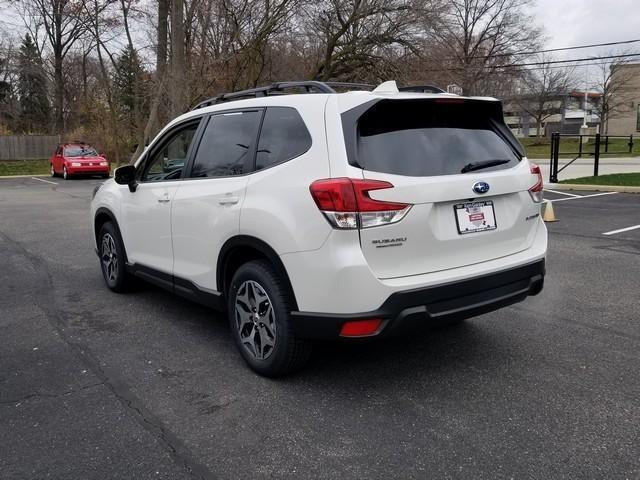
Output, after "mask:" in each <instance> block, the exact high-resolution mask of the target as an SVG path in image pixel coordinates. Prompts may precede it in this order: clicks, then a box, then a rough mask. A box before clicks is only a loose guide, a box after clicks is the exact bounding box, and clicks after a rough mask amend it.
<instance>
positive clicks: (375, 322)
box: [340, 318, 382, 337]
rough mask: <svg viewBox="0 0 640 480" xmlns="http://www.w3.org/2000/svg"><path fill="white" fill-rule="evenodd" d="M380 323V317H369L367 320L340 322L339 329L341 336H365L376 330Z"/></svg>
mask: <svg viewBox="0 0 640 480" xmlns="http://www.w3.org/2000/svg"><path fill="white" fill-rule="evenodd" d="M381 324H382V319H381V318H371V319H367V320H353V321H350V322H345V323H343V324H342V328H341V329H340V336H341V337H366V336H369V335H373V334H375V333H377V332H378V329H379V328H380V325H381Z"/></svg>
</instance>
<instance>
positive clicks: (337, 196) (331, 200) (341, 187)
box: [309, 178, 358, 212]
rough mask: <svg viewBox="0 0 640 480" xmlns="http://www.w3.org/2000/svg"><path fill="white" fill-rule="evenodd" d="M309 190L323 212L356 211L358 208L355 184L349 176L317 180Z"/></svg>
mask: <svg viewBox="0 0 640 480" xmlns="http://www.w3.org/2000/svg"><path fill="white" fill-rule="evenodd" d="M309 190H310V191H311V196H312V197H313V199H314V200H315V202H316V205H318V208H319V209H320V210H322V211H323V212H355V211H356V210H357V208H358V206H357V202H356V194H355V192H354V191H353V184H352V183H351V180H349V179H348V178H333V179H326V180H316V181H315V182H313V183H312V184H311V186H310V187H309Z"/></svg>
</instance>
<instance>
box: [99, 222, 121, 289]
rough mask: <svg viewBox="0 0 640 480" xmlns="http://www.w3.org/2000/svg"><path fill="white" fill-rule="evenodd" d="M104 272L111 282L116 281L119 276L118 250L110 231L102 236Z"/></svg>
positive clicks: (101, 256) (101, 255)
mask: <svg viewBox="0 0 640 480" xmlns="http://www.w3.org/2000/svg"><path fill="white" fill-rule="evenodd" d="M100 258H101V260H102V267H103V270H104V274H105V276H106V277H107V280H108V281H109V283H115V281H116V280H117V278H118V252H117V250H116V242H115V241H114V239H113V237H112V236H111V234H109V233H105V234H104V235H103V237H102V251H101V254H100Z"/></svg>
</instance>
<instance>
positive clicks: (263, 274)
mask: <svg viewBox="0 0 640 480" xmlns="http://www.w3.org/2000/svg"><path fill="white" fill-rule="evenodd" d="M292 304H293V302H292V295H291V292H290V291H289V288H288V287H287V285H286V283H285V282H284V281H283V279H282V278H281V277H280V275H278V273H277V272H276V270H275V269H274V268H273V266H272V265H271V264H270V263H269V262H267V261H264V260H255V261H251V262H247V263H245V264H244V265H242V266H241V267H240V268H238V270H237V271H236V272H235V274H234V275H233V279H232V280H231V285H230V287H229V292H228V295H227V312H228V316H229V325H230V327H231V334H232V335H233V339H234V341H235V342H236V346H237V347H238V350H239V351H240V354H241V355H242V358H243V359H244V361H245V362H247V364H248V365H249V367H251V369H252V370H253V371H255V372H256V373H258V374H260V375H263V376H265V377H281V376H284V375H287V374H290V373H293V372H295V371H296V370H299V369H300V368H302V367H303V366H304V365H305V363H306V362H307V360H309V356H310V355H311V343H310V342H309V341H307V340H303V339H301V338H298V337H296V336H295V334H294V332H293V326H292V324H291V310H292Z"/></svg>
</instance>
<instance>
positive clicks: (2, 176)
mask: <svg viewBox="0 0 640 480" xmlns="http://www.w3.org/2000/svg"><path fill="white" fill-rule="evenodd" d="M50 176H51V175H49V174H48V173H37V174H35V175H0V178H31V177H50Z"/></svg>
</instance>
